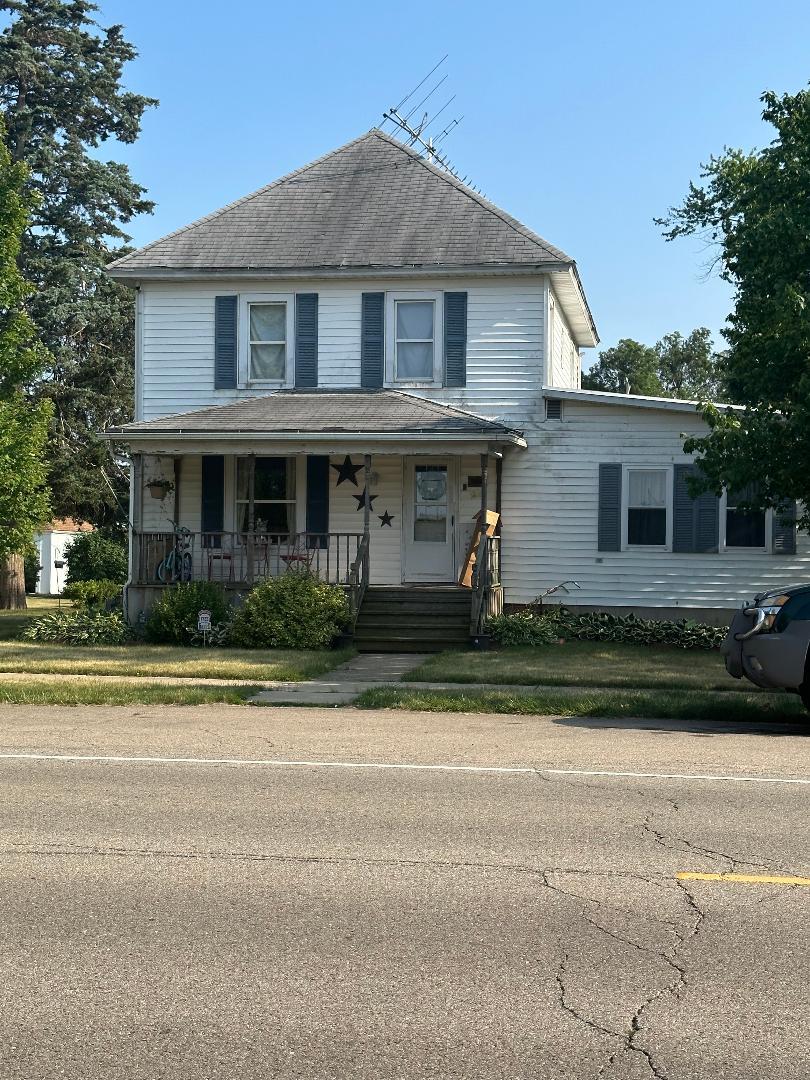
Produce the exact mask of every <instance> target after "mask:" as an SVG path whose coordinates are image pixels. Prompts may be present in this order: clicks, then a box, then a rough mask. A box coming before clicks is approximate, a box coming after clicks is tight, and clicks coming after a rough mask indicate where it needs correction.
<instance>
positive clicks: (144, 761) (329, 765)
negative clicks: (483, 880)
mask: <svg viewBox="0 0 810 1080" xmlns="http://www.w3.org/2000/svg"><path fill="white" fill-rule="evenodd" d="M0 759H6V760H13V761H96V762H100V763H102V764H103V763H108V764H123V765H126V764H132V765H260V766H262V765H263V766H265V767H267V768H299V769H302V768H304V769H306V768H310V769H381V770H385V769H388V770H400V771H410V772H463V773H529V774H532V773H534V774H538V773H539V774H541V775H543V776H617V777H630V778H633V779H652V780H718V781H736V782H740V783H745V784H810V779H796V778H793V777H786V776H733V775H726V774H722V773H656V772H620V771H618V770H611V769H548V768H536V769H535V768H531V767H529V766H507V765H411V764H408V763H405V762H382V761H309V760H302V761H298V760H288V759H286V758H196V757H136V756H125V755H112V754H35V753H22V752H16V751H8V752H5V753H3V752H0Z"/></svg>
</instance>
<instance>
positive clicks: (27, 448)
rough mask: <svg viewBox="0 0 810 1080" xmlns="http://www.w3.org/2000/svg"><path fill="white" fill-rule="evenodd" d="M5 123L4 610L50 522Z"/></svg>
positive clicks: (41, 356)
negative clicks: (29, 392)
mask: <svg viewBox="0 0 810 1080" xmlns="http://www.w3.org/2000/svg"><path fill="white" fill-rule="evenodd" d="M2 135H3V128H2V123H1V122H0V608H24V607H25V576H24V570H23V558H24V556H25V554H26V553H28V552H29V551H30V548H31V544H32V540H33V533H34V530H35V529H36V528H37V527H38V526H39V525H42V524H43V523H44V522H45V521H46V520H47V518H48V513H49V506H48V492H47V488H46V486H45V462H44V457H43V450H44V446H45V441H46V439H47V432H48V420H49V418H50V414H51V408H50V404H49V403H48V402H41V403H39V404H33V403H31V402H30V401H29V400H28V398H27V397H26V394H25V391H26V389H27V388H28V387H30V385H31V384H32V382H33V381H34V380H35V379H36V378H37V377H38V376H39V375H40V373H41V371H42V369H43V367H44V365H45V363H46V361H47V355H46V353H45V351H44V350H43V349H42V347H41V346H40V345H39V343H38V341H37V335H36V330H35V328H34V325H33V323H32V322H31V319H30V317H29V316H28V313H27V311H26V308H25V302H26V298H27V297H28V296H29V295H30V293H31V288H30V286H29V285H28V284H27V282H26V281H25V280H24V278H23V276H22V274H21V273H20V270H19V266H18V263H17V260H18V258H19V254H20V244H21V239H22V234H23V230H24V229H25V227H26V225H27V223H28V216H29V213H30V210H31V205H32V196H31V194H30V193H29V192H28V191H27V189H26V183H27V179H28V171H27V169H26V167H25V166H24V165H22V164H20V163H16V164H15V163H13V162H12V160H11V155H10V154H9V152H8V150H7V149H6V147H5V144H4V143H3V141H2Z"/></svg>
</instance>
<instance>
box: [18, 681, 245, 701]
mask: <svg viewBox="0 0 810 1080" xmlns="http://www.w3.org/2000/svg"><path fill="white" fill-rule="evenodd" d="M260 689H261V688H260V687H257V686H171V685H168V686H167V685H155V684H149V683H126V682H105V681H103V680H101V679H99V680H98V681H95V680H88V681H87V682H84V681H82V682H67V681H65V680H59V679H54V681H53V682H45V681H39V680H38V681H36V682H33V681H25V680H19V681H16V680H9V681H0V704H2V705H212V704H225V705H244V704H245V701H246V699H247V698H250V697H253V695H254V694H257V693H258V692H259V690H260Z"/></svg>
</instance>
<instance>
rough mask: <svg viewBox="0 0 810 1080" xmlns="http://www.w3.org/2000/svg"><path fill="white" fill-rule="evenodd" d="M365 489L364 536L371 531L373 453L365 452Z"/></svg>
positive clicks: (367, 535)
mask: <svg viewBox="0 0 810 1080" xmlns="http://www.w3.org/2000/svg"><path fill="white" fill-rule="evenodd" d="M363 466H364V477H365V485H366V486H365V490H364V491H363V536H365V537H366V539H368V537H369V533H370V531H371V454H363Z"/></svg>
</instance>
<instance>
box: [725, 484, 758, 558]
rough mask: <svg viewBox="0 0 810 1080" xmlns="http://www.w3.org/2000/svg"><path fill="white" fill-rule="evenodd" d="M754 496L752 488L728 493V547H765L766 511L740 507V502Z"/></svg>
mask: <svg viewBox="0 0 810 1080" xmlns="http://www.w3.org/2000/svg"><path fill="white" fill-rule="evenodd" d="M753 496H754V493H753V491H751V490H750V489H748V490H745V491H729V492H728V493H727V494H726V544H725V546H726V547H727V548H758V549H760V550H762V549H764V548H765V536H766V531H765V521H766V511H765V510H743V509H739V505H740V503H746V502H750V501H751V500H752V498H753Z"/></svg>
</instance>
